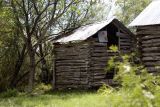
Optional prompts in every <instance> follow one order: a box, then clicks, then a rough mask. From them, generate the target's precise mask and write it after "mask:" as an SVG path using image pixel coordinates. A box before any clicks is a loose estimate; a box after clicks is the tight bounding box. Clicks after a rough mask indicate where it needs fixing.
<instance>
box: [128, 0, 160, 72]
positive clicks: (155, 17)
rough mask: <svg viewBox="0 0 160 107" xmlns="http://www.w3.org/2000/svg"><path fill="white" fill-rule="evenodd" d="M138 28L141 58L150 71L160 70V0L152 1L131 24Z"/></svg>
mask: <svg viewBox="0 0 160 107" xmlns="http://www.w3.org/2000/svg"><path fill="white" fill-rule="evenodd" d="M129 26H132V27H135V28H136V38H137V43H138V48H139V49H138V50H139V52H140V59H141V62H142V63H143V65H144V66H145V67H146V68H147V70H148V72H150V73H158V71H159V70H160V0H154V1H152V2H151V3H150V4H149V5H148V6H147V7H146V8H145V9H144V10H143V11H142V12H141V13H140V14H139V15H138V16H137V17H136V18H135V19H134V20H133V21H132V22H131V23H130V24H129Z"/></svg>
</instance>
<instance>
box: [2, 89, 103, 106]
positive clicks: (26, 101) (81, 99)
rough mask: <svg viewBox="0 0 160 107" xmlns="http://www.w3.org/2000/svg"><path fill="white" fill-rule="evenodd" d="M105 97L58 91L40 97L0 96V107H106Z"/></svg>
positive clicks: (83, 92) (92, 93)
mask: <svg viewBox="0 0 160 107" xmlns="http://www.w3.org/2000/svg"><path fill="white" fill-rule="evenodd" d="M104 99H105V96H103V95H100V94H98V93H97V92H93V91H92V92H91V91H90V92H86V91H66V92H65V91H58V92H49V93H45V94H41V95H27V94H24V93H19V94H18V95H16V96H14V97H11V96H5V94H3V93H2V94H0V107H106V103H105V100H104Z"/></svg>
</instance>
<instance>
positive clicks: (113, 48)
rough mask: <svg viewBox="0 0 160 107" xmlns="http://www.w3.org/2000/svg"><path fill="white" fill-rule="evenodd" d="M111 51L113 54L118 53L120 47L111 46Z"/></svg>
mask: <svg viewBox="0 0 160 107" xmlns="http://www.w3.org/2000/svg"><path fill="white" fill-rule="evenodd" d="M109 49H110V50H111V51H112V52H117V51H118V47H117V46H116V45H112V46H110V47H109Z"/></svg>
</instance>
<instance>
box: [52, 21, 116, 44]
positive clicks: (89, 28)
mask: <svg viewBox="0 0 160 107" xmlns="http://www.w3.org/2000/svg"><path fill="white" fill-rule="evenodd" d="M114 19H115V18H111V19H109V20H106V21H102V22H99V23H95V24H90V25H86V26H83V27H80V28H78V29H77V30H75V32H74V33H73V34H71V35H69V36H67V37H62V38H60V39H58V40H56V41H55V43H68V42H71V41H72V42H73V41H74V42H78V41H83V40H86V39H87V38H89V37H91V36H92V35H94V34H96V33H97V32H98V31H99V30H101V29H102V28H103V27H105V26H107V25H108V24H109V23H111V22H112V21H113V20H114Z"/></svg>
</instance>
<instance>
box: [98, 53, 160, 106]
mask: <svg viewBox="0 0 160 107" xmlns="http://www.w3.org/2000/svg"><path fill="white" fill-rule="evenodd" d="M130 59H131V58H130V57H128V56H127V55H125V56H123V57H122V61H121V62H115V60H114V58H112V59H111V60H110V61H109V63H108V65H109V66H110V67H109V68H110V69H111V68H112V69H113V68H114V69H116V76H115V77H114V81H116V82H118V84H119V85H118V87H116V88H112V87H110V86H103V87H101V88H100V89H99V92H101V93H102V94H105V95H106V99H105V100H106V103H107V105H108V106H109V107H159V105H160V78H159V76H153V74H151V73H148V72H147V70H146V69H145V68H144V67H143V66H138V65H136V64H133V63H131V62H130Z"/></svg>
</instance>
